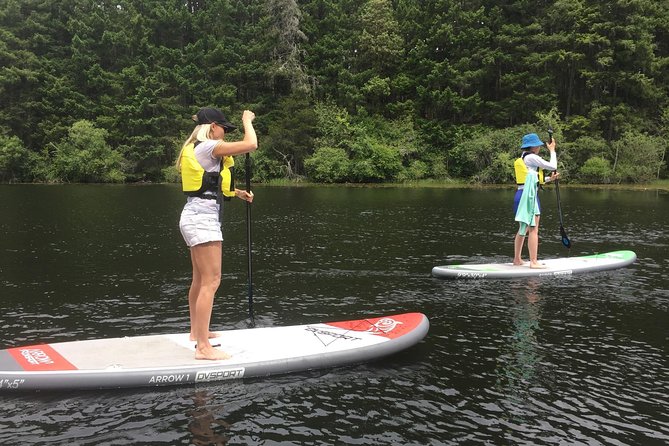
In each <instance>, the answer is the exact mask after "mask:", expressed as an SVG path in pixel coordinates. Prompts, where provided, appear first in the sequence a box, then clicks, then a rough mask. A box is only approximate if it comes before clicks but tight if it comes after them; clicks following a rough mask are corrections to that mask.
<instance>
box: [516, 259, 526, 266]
mask: <svg viewBox="0 0 669 446" xmlns="http://www.w3.org/2000/svg"><path fill="white" fill-rule="evenodd" d="M524 264H525V262H523V261H522V260H514V261H513V266H523V265H524Z"/></svg>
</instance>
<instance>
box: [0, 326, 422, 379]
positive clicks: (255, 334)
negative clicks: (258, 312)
mask: <svg viewBox="0 0 669 446" xmlns="http://www.w3.org/2000/svg"><path fill="white" fill-rule="evenodd" d="M428 329H429V321H428V319H427V317H426V316H425V315H424V314H422V313H404V314H396V315H391V316H383V317H374V318H366V319H359V320H352V321H340V322H328V323H318V324H309V325H293V326H287V327H264V328H253V329H244V330H230V331H222V332H219V333H220V337H218V338H214V339H212V344H214V345H215V344H220V347H217V348H219V349H220V350H222V351H225V352H226V353H228V354H231V355H232V357H231V358H230V359H226V360H220V361H208V360H197V359H195V358H194V355H195V343H194V342H193V341H190V340H189V334H188V333H178V334H163V335H150V336H135V337H124V338H109V339H91V340H84V341H70V342H60V343H49V344H36V345H31V346H25V347H12V348H8V349H5V350H0V392H3V391H11V390H41V389H44V390H47V389H60V390H65V389H91V388H120V387H143V386H162V385H177V384H193V383H202V382H213V381H222V380H228V379H239V378H248V377H257V376H266V375H273V374H280V373H290V372H298V371H304V370H311V369H319V368H326V367H336V366H341V365H347V364H354V363H360V362H367V361H371V360H375V359H378V358H381V357H383V356H387V355H390V354H393V353H397V352H399V351H401V350H404V349H406V348H408V347H411V346H412V345H415V344H416V343H418V342H419V341H420V340H421V339H423V337H425V335H426V334H427V331H428Z"/></svg>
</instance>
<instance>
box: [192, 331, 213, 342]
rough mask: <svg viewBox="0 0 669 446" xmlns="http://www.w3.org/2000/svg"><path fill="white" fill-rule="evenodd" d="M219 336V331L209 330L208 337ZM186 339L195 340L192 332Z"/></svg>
mask: <svg viewBox="0 0 669 446" xmlns="http://www.w3.org/2000/svg"><path fill="white" fill-rule="evenodd" d="M220 337H221V334H220V333H216V332H214V331H210V332H209V339H213V338H220ZM188 339H190V340H191V341H194V340H195V335H194V334H193V333H191V334H190V337H189V338H188Z"/></svg>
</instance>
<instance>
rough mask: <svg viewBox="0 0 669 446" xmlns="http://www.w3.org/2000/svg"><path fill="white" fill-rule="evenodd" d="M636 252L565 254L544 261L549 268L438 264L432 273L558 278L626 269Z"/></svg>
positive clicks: (453, 276) (448, 276) (443, 276)
mask: <svg viewBox="0 0 669 446" xmlns="http://www.w3.org/2000/svg"><path fill="white" fill-rule="evenodd" d="M635 260H636V254H635V253H634V252H632V251H613V252H606V253H603V254H593V255H589V256H581V257H562V258H559V259H548V260H541V261H540V263H543V264H544V266H545V268H542V269H533V268H530V263H529V262H526V263H525V264H524V265H522V266H516V265H514V264H513V263H473V264H463V265H446V266H435V267H434V268H432V275H433V276H434V277H437V278H439V279H514V278H519V277H558V276H566V275H572V274H581V273H590V272H595V271H604V270H608V269H616V268H622V267H625V266H627V265H630V264H632V263H634V261H635Z"/></svg>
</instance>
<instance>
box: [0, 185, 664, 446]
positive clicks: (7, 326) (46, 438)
mask: <svg viewBox="0 0 669 446" xmlns="http://www.w3.org/2000/svg"><path fill="white" fill-rule="evenodd" d="M561 192H562V194H561V195H562V201H563V211H564V214H565V226H566V229H567V231H568V233H569V236H570V238H571V239H572V243H573V248H572V250H571V255H580V254H590V253H594V252H603V251H611V250H618V249H632V250H634V251H635V252H636V253H637V255H638V261H637V262H636V263H635V264H634V265H633V266H631V267H629V268H626V269H621V270H616V271H610V272H602V273H597V274H590V275H586V276H574V277H566V278H561V279H559V280H556V279H540V280H514V281H490V282H484V281H462V282H452V281H451V282H448V281H440V280H437V279H433V278H431V277H430V270H431V268H432V267H433V266H435V265H438V264H446V263H461V262H463V261H475V262H486V261H510V258H511V254H512V249H513V247H512V237H513V233H514V230H515V225H514V224H513V222H512V216H511V212H510V203H511V201H512V197H513V190H512V189H484V190H465V189H462V190H460V189H456V190H446V189H401V188H266V187H265V188H262V187H259V188H257V189H256V196H257V199H256V202H255V203H254V207H253V220H254V251H255V258H254V266H255V275H254V286H255V295H256V305H255V312H256V319H257V323H258V325H261V326H272V325H290V324H304V323H310V322H316V321H322V320H336V319H340V318H357V317H361V316H365V315H374V314H387V313H392V312H405V311H421V312H423V313H425V314H426V315H427V316H428V317H429V318H430V321H431V329H430V332H429V333H428V335H427V337H426V338H425V340H424V341H423V342H421V343H420V344H418V345H417V346H415V347H413V348H411V349H409V350H407V351H405V352H403V353H401V354H398V355H396V356H393V357H390V358H387V359H385V360H382V361H378V362H375V363H371V364H364V365H359V366H354V367H345V368H339V369H331V370H322V371H315V372H309V373H302V374H295V375H285V376H277V377H269V378H265V379H252V380H245V381H238V382H225V383H222V384H210V385H209V384H208V385H199V386H191V387H171V388H161V389H132V390H121V391H95V392H93V391H90V392H70V393H63V392H60V393H51V392H49V393H33V394H11V395H8V394H2V395H0V444H3V445H42V444H43V445H47V444H48V445H154V444H166V445H191V444H192V445H204V444H216V445H220V444H230V445H233V444H235V445H243V444H264V445H271V444H281V445H303V444H304V445H335V444H336V445H340V444H345V445H409V444H410V445H450V444H486V445H496V444H526V445H564V444H570V445H571V444H587V445H598V444H606V445H654V444H657V445H660V444H667V443H668V442H669V360H668V357H669V356H668V353H669V348H668V347H669V338H668V336H669V291H668V284H669V279H667V277H666V273H667V271H669V268H668V266H669V260H668V259H669V256H667V253H668V252H669V249H668V247H669V194H667V193H665V192H656V191H634V192H629V191H608V190H580V189H565V188H563V190H562V191H561ZM554 197H555V196H554V195H553V194H552V190H550V191H548V192H545V193H544V194H543V195H542V204H543V209H544V214H543V216H542V230H541V236H542V239H541V246H540V257H544V258H548V257H556V256H563V255H567V254H568V252H567V251H566V249H565V248H564V247H563V246H562V244H561V243H560V238H559V233H558V224H557V222H558V218H557V214H556V211H555V207H556V206H555V198H554ZM183 202H184V198H183V197H182V194H181V193H180V191H179V190H178V188H177V187H176V186H171V185H170V186H165V185H155V186H81V185H63V186H31V185H2V186H0V212H1V213H2V218H1V219H0V330H1V331H0V348H6V347H10V346H16V345H19V344H25V343H36V342H45V341H52V342H53V341H68V340H74V339H88V338H94V337H104V336H131V335H143V334H157V333H168V332H175V331H181V330H187V329H188V315H187V302H186V293H187V289H188V285H189V272H190V263H189V260H188V254H187V251H186V249H185V247H184V245H183V241H182V240H181V236H180V234H179V232H178V229H177V221H178V216H179V213H180V211H181V207H182V205H183ZM245 215H246V214H245V210H244V205H243V203H242V202H241V201H236V202H234V205H233V206H229V207H228V211H227V213H226V220H227V224H226V228H225V237H226V241H225V244H224V246H225V248H224V249H225V260H224V274H223V284H222V287H221V290H220V292H219V297H218V298H217V301H216V304H215V308H214V317H213V323H214V328H216V329H233V328H236V327H244V326H245V323H246V318H247V314H246V311H247V308H246V270H245V268H246V252H245V246H246V239H245V232H244V231H245V225H246V223H245Z"/></svg>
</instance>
